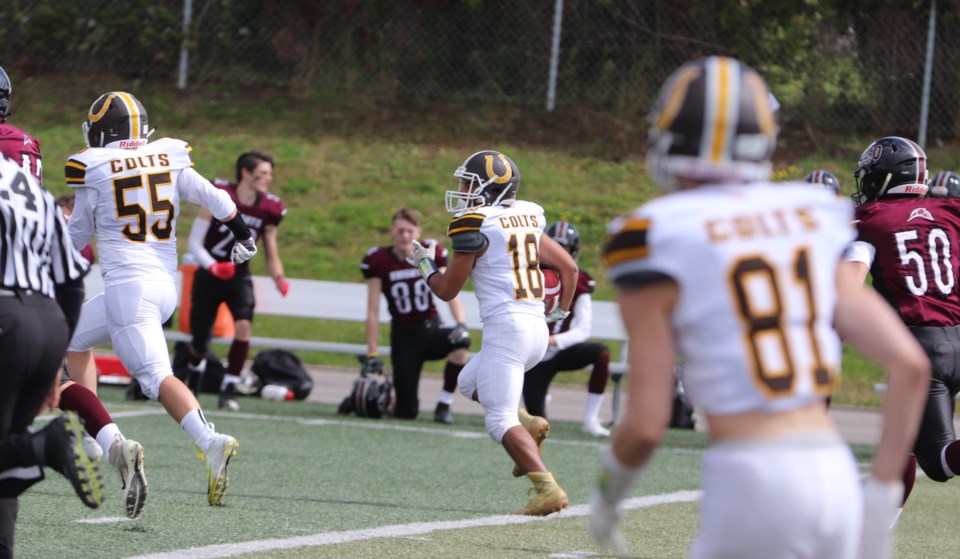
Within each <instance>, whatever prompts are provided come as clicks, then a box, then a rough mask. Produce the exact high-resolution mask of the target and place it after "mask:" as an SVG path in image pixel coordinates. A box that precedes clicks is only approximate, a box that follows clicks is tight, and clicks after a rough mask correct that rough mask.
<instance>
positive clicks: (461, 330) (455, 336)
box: [447, 322, 470, 345]
mask: <svg viewBox="0 0 960 559" xmlns="http://www.w3.org/2000/svg"><path fill="white" fill-rule="evenodd" d="M447 339H448V340H449V341H450V345H461V344H464V343H466V344H467V345H469V344H470V332H469V331H468V330H467V325H466V324H464V323H462V322H458V323H457V325H456V326H454V327H453V330H451V331H450V334H449V335H447Z"/></svg>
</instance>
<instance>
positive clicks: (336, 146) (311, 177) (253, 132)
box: [10, 71, 960, 403]
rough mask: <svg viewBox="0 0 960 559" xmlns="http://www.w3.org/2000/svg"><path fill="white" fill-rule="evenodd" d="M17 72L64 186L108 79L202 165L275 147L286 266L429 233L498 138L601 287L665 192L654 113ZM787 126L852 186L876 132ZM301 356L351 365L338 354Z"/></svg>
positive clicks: (866, 388)
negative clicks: (616, 226) (612, 233)
mask: <svg viewBox="0 0 960 559" xmlns="http://www.w3.org/2000/svg"><path fill="white" fill-rule="evenodd" d="M11 74H12V77H13V80H14V87H15V90H14V96H13V110H14V113H15V114H14V116H13V117H12V118H11V119H10V122H11V123H12V124H14V125H16V126H19V127H21V128H24V129H25V130H27V131H29V132H30V133H32V134H33V135H34V136H36V137H37V138H39V139H40V141H41V144H42V149H43V155H44V165H45V173H44V176H45V184H46V186H47V188H48V189H50V190H51V191H53V192H55V193H57V194H59V193H63V192H66V191H68V190H69V189H68V188H67V187H66V186H65V184H64V182H63V179H62V176H63V175H62V171H61V165H62V163H63V162H64V161H65V160H66V158H67V157H68V156H69V155H70V154H72V153H74V152H75V151H77V150H79V149H81V148H82V147H83V146H84V144H83V137H82V134H81V131H80V124H81V123H82V122H83V120H84V118H85V115H86V111H87V108H88V106H89V103H91V102H92V101H93V100H94V99H95V98H96V97H97V96H98V95H99V94H100V93H103V92H104V91H109V90H112V89H122V90H126V91H129V92H132V93H134V94H135V95H137V96H138V97H139V98H140V99H141V100H142V101H143V102H144V104H145V105H146V107H147V109H148V111H149V114H150V121H151V124H152V125H153V126H155V127H156V128H157V132H156V134H155V135H154V138H161V137H165V136H170V137H175V138H180V139H183V140H186V141H188V142H190V144H191V145H192V146H193V148H194V151H193V154H194V159H195V161H196V167H197V170H198V171H200V172H201V173H202V174H203V175H205V176H207V177H210V178H213V177H216V176H220V177H230V178H232V177H234V168H233V165H234V162H235V159H236V156H237V155H238V154H239V153H240V152H242V151H244V150H246V149H250V148H257V149H261V150H264V151H267V152H269V153H272V154H273V155H274V156H275V157H276V161H277V165H276V169H275V180H274V191H275V193H276V194H278V195H279V196H281V197H282V198H283V199H284V201H285V202H286V204H287V206H288V208H289V209H290V211H289V214H288V217H287V218H286V220H285V221H284V223H283V225H282V226H281V227H280V229H279V238H280V253H281V257H282V259H283V262H284V265H285V267H286V272H287V275H288V276H289V277H299V278H313V279H325V280H335V281H352V282H359V281H362V280H361V276H360V273H359V270H358V264H359V261H360V259H361V257H362V256H363V254H364V252H365V251H366V250H367V249H368V248H369V247H370V246H373V245H376V244H386V243H388V242H389V237H388V235H387V229H388V226H389V219H390V216H391V215H392V213H393V212H394V211H395V210H396V209H397V208H399V207H402V206H408V207H413V208H416V209H419V210H420V211H421V212H422V213H423V215H424V218H425V224H424V233H425V235H426V236H433V237H443V235H444V231H445V227H446V224H447V222H448V220H449V214H447V213H446V212H445V211H444V207H443V204H444V201H443V200H444V198H443V197H444V191H445V190H447V189H453V188H455V181H454V178H453V176H452V173H453V171H454V169H456V167H457V166H458V165H459V164H460V163H461V162H462V161H463V160H464V159H465V158H466V157H467V156H468V155H470V154H471V153H473V152H474V151H477V150H480V149H486V148H494V149H498V150H501V151H503V152H505V153H507V154H509V155H510V156H511V157H512V158H513V159H514V160H515V161H516V163H517V164H518V166H519V168H520V170H521V172H522V175H523V182H522V184H521V190H520V195H521V197H523V198H526V199H530V200H532V201H536V202H538V203H539V204H541V205H542V206H544V208H546V210H547V216H548V219H550V220H551V221H553V220H558V219H564V220H569V221H571V222H573V223H574V224H576V225H577V226H578V227H579V229H580V231H581V233H582V235H583V250H582V253H581V258H580V264H581V266H582V267H584V268H585V269H587V270H589V271H591V272H593V273H594V275H595V276H596V277H597V279H598V289H597V298H598V299H606V300H609V299H612V298H613V290H612V289H611V287H610V285H609V284H608V283H607V281H606V279H605V278H604V277H603V274H602V269H601V266H600V262H599V248H600V244H601V240H602V236H603V231H604V227H605V226H606V224H607V222H608V221H609V220H610V219H611V218H613V217H614V216H616V215H619V214H621V213H624V212H626V211H628V210H629V209H631V208H633V207H635V206H637V205H639V204H641V203H643V202H644V201H646V200H648V199H649V198H651V197H653V196H656V195H657V194H658V193H659V192H658V191H657V189H656V188H655V187H654V186H653V184H652V183H651V182H650V180H649V179H648V178H647V176H646V174H645V170H644V164H643V152H642V150H643V143H644V138H645V136H646V130H645V128H646V125H645V116H644V115H632V114H631V115H616V114H609V113H600V112H591V111H587V110H577V111H567V112H561V113H556V114H547V113H545V112H544V111H543V110H541V109H539V108H529V109H524V108H517V107H501V106H482V105H477V104H475V103H470V104H456V103H440V102H433V101H429V100H413V101H404V102H398V101H393V102H384V101H381V100H377V99H367V98H363V97H359V96H358V97H353V98H348V99H343V98H336V99H329V98H324V97H322V96H317V97H315V98H310V99H307V100H295V99H293V98H291V97H290V96H288V95H286V93H285V92H284V91H281V90H272V89H250V88H241V87H237V86H229V85H228V86H216V87H207V88H202V89H190V90H188V91H186V92H180V91H177V90H176V89H175V88H174V86H173V84H172V83H171V82H166V81H165V82H141V81H129V80H124V79H122V78H117V77H111V76H105V77H99V76H98V77H97V78H96V79H94V80H89V79H87V80H77V79H73V78H69V77H63V76H59V77H54V76H36V77H24V73H23V72H14V71H12V72H11ZM786 128H787V131H786V132H787V133H786V134H784V135H783V137H782V139H781V142H780V143H781V148H780V150H779V151H778V156H777V160H776V178H777V179H794V178H802V177H803V176H804V175H805V174H806V173H807V172H808V171H809V170H811V169H815V168H824V169H827V170H830V171H832V172H834V173H835V174H836V175H837V176H838V177H840V180H841V181H842V182H843V183H844V188H845V190H847V191H848V192H849V191H851V190H852V188H853V184H852V179H850V178H849V177H851V175H852V172H853V168H854V165H855V162H856V160H857V158H858V156H859V154H860V151H862V149H863V148H864V147H865V146H866V145H867V144H868V143H869V142H870V141H871V140H872V139H873V138H842V139H838V138H811V137H810V136H809V135H807V134H803V135H791V134H789V132H790V130H789V125H788V126H786ZM929 155H930V158H931V161H933V162H934V164H932V165H931V170H933V171H936V170H939V169H944V168H953V169H956V168H957V167H958V164H960V156H958V155H957V153H956V150H951V149H950V147H949V146H945V147H938V148H935V149H931V150H930V154H929ZM938 161H942V162H943V164H942V165H938V164H937V163H936V162H938ZM194 215H196V207H195V206H192V205H190V204H189V203H186V204H184V205H183V207H182V215H181V217H180V220H179V222H178V227H177V229H178V236H179V242H180V244H181V252H183V249H184V247H185V243H186V237H187V234H188V232H189V229H190V225H191V223H192V218H193V216H194ZM254 271H255V273H264V268H263V260H262V259H255V262H254ZM255 329H256V333H257V334H258V335H264V336H281V337H306V338H318V339H337V340H342V341H354V342H359V341H362V339H363V338H362V326H361V325H349V326H348V327H344V326H343V325H335V324H323V323H318V321H289V320H276V319H267V318H266V317H261V318H258V319H257V322H256V326H255ZM385 334H386V333H385V332H384V336H385ZM384 342H385V343H386V339H384ZM304 357H305V359H306V360H308V361H314V362H333V363H338V364H351V363H352V362H351V360H350V359H348V358H345V357H343V356H339V357H336V356H322V355H307V356H304ZM845 369H846V372H847V374H846V375H845V381H844V383H843V386H842V387H841V393H840V394H838V397H837V400H836V401H838V402H841V403H843V402H856V403H871V402H875V401H876V396H875V395H874V394H873V391H872V386H873V383H874V382H877V381H879V380H880V375H879V373H878V372H877V371H876V369H875V368H874V367H872V366H871V365H869V364H865V363H863V362H862V361H861V360H860V359H859V358H858V357H856V356H855V355H851V356H848V358H847V359H846V362H845ZM565 378H567V379H572V380H577V379H578V378H579V377H578V376H577V374H574V375H571V376H568V377H565Z"/></svg>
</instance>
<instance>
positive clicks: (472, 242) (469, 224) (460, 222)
mask: <svg viewBox="0 0 960 559" xmlns="http://www.w3.org/2000/svg"><path fill="white" fill-rule="evenodd" d="M483 218H484V215H483V214H474V213H468V214H464V215H460V216H457V217H455V218H453V220H452V221H451V222H450V226H449V227H447V236H449V237H450V246H451V248H453V251H454V252H480V251H482V250H483V249H485V248H486V247H487V242H488V241H487V237H486V235H484V234H483V233H481V232H480V227H481V226H482V225H483Z"/></svg>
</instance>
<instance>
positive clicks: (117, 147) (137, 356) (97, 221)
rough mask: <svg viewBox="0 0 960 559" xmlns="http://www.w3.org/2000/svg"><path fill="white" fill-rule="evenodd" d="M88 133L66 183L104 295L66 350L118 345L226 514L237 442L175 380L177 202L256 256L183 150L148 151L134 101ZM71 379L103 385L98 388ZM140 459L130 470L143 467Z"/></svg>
mask: <svg viewBox="0 0 960 559" xmlns="http://www.w3.org/2000/svg"><path fill="white" fill-rule="evenodd" d="M83 132H84V139H85V141H86V142H87V145H88V149H84V150H82V151H80V152H78V153H76V154H74V155H73V156H71V157H70V158H69V159H68V161H67V163H66V165H65V168H64V172H65V175H66V182H67V184H68V185H69V186H71V187H72V188H75V189H76V191H77V195H76V196H77V198H76V202H75V205H74V212H73V215H72V216H71V217H70V225H69V227H70V233H71V237H72V240H73V244H74V246H75V247H76V248H77V249H79V248H81V247H83V246H84V245H86V244H87V243H89V242H90V240H91V239H92V238H93V237H94V236H96V238H97V249H98V250H97V252H98V253H99V255H100V270H101V273H102V275H103V282H104V292H103V293H101V294H99V295H97V296H96V297H94V298H92V299H90V300H89V301H87V302H86V303H84V305H83V310H82V312H81V313H80V321H79V323H78V325H77V329H76V332H75V333H74V336H73V339H72V340H71V341H70V346H69V349H70V351H71V352H81V353H87V354H88V355H89V352H90V350H91V349H92V348H93V347H95V346H97V345H101V344H105V343H111V344H112V345H113V350H114V351H115V352H116V353H117V356H118V357H119V358H120V361H121V362H122V363H123V365H124V367H125V368H126V369H127V370H128V371H129V372H130V374H131V376H133V378H134V379H136V381H137V382H138V383H139V384H140V388H141V390H142V391H143V393H144V395H146V396H147V397H148V398H150V399H151V400H155V401H159V402H160V403H161V404H162V405H163V407H164V409H165V410H166V411H167V413H168V414H169V415H170V416H171V417H172V418H173V419H174V420H176V421H177V422H178V423H179V424H180V426H181V427H183V428H184V430H186V432H187V433H188V434H189V435H190V437H191V438H192V439H193V441H194V444H195V445H196V446H197V448H198V450H199V454H198V455H199V456H200V457H201V459H203V460H204V462H205V465H206V468H207V501H208V502H209V504H211V505H219V504H221V503H222V500H223V495H224V493H225V492H226V488H227V483H228V476H227V465H228V464H229V461H230V459H231V458H232V457H233V456H234V455H236V453H237V447H238V443H237V441H236V439H234V438H233V437H231V436H229V435H225V434H222V433H217V432H216V430H215V428H214V426H213V424H212V423H209V422H208V421H207V420H206V418H205V417H204V415H203V412H202V410H201V409H200V404H199V403H198V402H197V399H196V397H195V396H194V395H193V393H192V392H190V390H189V389H188V388H187V387H186V386H185V385H184V384H183V383H182V382H181V381H180V380H179V379H177V378H176V377H175V376H173V371H172V370H171V367H170V355H169V353H168V349H167V344H166V339H165V338H164V334H163V327H162V324H163V322H164V321H166V320H167V319H168V318H169V317H170V315H171V314H173V311H174V309H175V308H176V303H177V287H176V271H177V238H176V219H177V216H178V215H179V214H180V199H181V198H183V199H186V200H188V201H190V202H193V203H196V204H199V205H201V206H203V207H205V208H208V209H209V210H210V211H211V212H212V214H213V215H215V216H220V218H222V219H223V221H224V223H226V224H227V226H228V227H229V228H230V229H231V231H233V233H234V236H235V238H236V242H235V243H234V245H233V248H232V250H231V254H232V259H233V262H235V263H240V262H245V261H247V260H249V259H250V258H252V257H253V255H255V254H256V252H257V247H256V245H255V244H254V241H253V239H252V238H251V234H250V230H249V229H248V228H247V226H246V225H245V224H244V222H243V219H242V218H241V217H240V214H239V213H238V212H237V209H236V205H235V204H234V203H233V201H231V200H230V197H229V196H228V195H227V194H226V193H225V192H223V191H221V190H219V189H217V188H216V187H214V186H213V185H212V184H210V182H209V181H207V180H206V179H204V178H203V177H201V176H200V175H199V174H198V173H197V172H196V171H195V170H194V169H193V160H192V157H191V155H190V151H191V148H190V147H189V146H188V145H187V144H186V142H183V141H181V140H175V139H172V138H162V139H160V140H157V141H154V142H150V143H148V141H147V139H148V138H149V136H150V135H151V134H152V133H153V130H152V129H151V128H150V125H149V119H148V116H147V111H146V109H145V108H144V106H143V104H142V103H140V101H139V100H138V99H137V98H136V97H134V96H133V95H131V94H129V93H126V92H123V91H112V92H109V93H104V94H103V95H101V96H100V97H99V98H97V100H96V101H94V102H93V104H92V105H91V106H90V110H89V112H88V113H87V118H86V121H85V122H84V123H83ZM84 371H89V368H87V369H84ZM73 374H75V372H74V371H71V375H73ZM74 380H76V381H78V382H80V383H81V384H83V385H84V386H88V387H89V386H96V381H95V380H91V379H77V378H75V377H74ZM137 450H139V452H137V455H136V456H134V457H133V458H134V459H133V460H132V462H133V463H134V464H135V465H142V463H143V456H142V450H140V449H137Z"/></svg>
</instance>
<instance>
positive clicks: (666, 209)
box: [590, 56, 930, 559]
mask: <svg viewBox="0 0 960 559" xmlns="http://www.w3.org/2000/svg"><path fill="white" fill-rule="evenodd" d="M649 124H650V136H649V138H650V139H649V147H648V152H647V165H648V169H649V171H650V173H651V174H652V175H653V177H654V179H655V181H656V182H657V183H658V184H660V185H661V186H663V187H665V188H667V189H679V190H680V192H677V193H674V194H671V195H668V196H664V197H662V198H660V199H657V200H654V201H652V202H650V203H648V204H646V205H644V206H642V207H640V208H639V209H637V210H635V211H633V212H632V213H630V214H628V215H626V216H625V217H622V218H619V219H616V220H614V221H613V222H612V223H611V224H610V226H609V228H608V234H609V235H608V239H607V242H606V245H605V248H604V259H605V263H606V266H607V268H608V271H609V277H610V279H611V281H612V282H613V283H614V284H615V285H616V287H617V290H618V294H617V297H618V302H619V304H620V308H621V313H622V317H623V321H624V325H625V328H626V331H627V335H628V338H629V342H628V343H629V354H630V355H631V356H642V358H641V359H631V362H630V387H629V390H630V392H629V399H628V400H627V405H626V410H625V414H624V417H623V420H622V421H621V423H620V424H619V425H618V427H617V429H616V432H615V433H614V437H613V440H612V446H611V447H610V448H606V449H605V450H604V451H603V453H602V468H601V474H600V476H599V481H598V484H597V487H596V488H595V489H594V492H593V495H592V497H591V516H590V529H591V532H592V533H593V535H594V537H595V538H596V539H597V540H598V541H599V542H601V543H604V544H610V545H614V546H617V547H621V548H622V547H623V546H624V541H623V539H622V536H620V535H619V533H618V532H617V529H616V524H617V522H618V521H619V518H620V515H621V510H620V507H619V504H620V502H621V501H622V500H623V499H624V498H625V497H626V496H627V495H628V494H629V492H630V490H631V488H632V486H633V485H634V483H635V481H636V480H637V479H638V478H639V477H640V476H641V474H642V473H643V470H644V468H645V467H646V466H647V464H648V462H649V460H650V458H651V456H652V454H653V452H654V450H655V448H656V446H657V444H658V443H659V441H660V439H661V436H662V434H663V431H664V428H665V426H666V425H667V423H668V420H669V415H670V403H671V396H672V394H673V387H674V379H673V367H674V364H675V359H676V358H678V357H679V358H680V359H682V360H683V371H684V386H685V388H686V392H687V395H688V396H689V397H690V399H691V400H692V401H693V404H694V405H695V406H697V407H698V408H699V409H702V410H703V413H704V414H705V416H706V422H707V428H708V431H709V437H710V446H709V448H708V450H707V452H706V454H705V455H704V458H703V474H702V484H703V499H702V502H701V515H702V518H701V523H700V533H699V535H698V536H697V538H696V539H695V541H694V542H693V544H692V547H691V549H690V556H691V557H693V558H696V559H701V558H708V557H709V558H718V557H730V558H732V557H737V558H740V559H743V558H758V559H759V558H769V557H781V558H786V557H789V558H796V559H799V558H810V559H814V558H822V557H831V558H835V559H840V558H853V557H856V556H857V553H858V547H859V546H860V543H859V541H860V540H861V538H865V539H866V540H868V543H869V547H864V548H862V549H861V550H860V552H861V553H863V554H864V555H862V556H867V557H872V558H882V557H885V556H886V555H887V554H889V552H890V538H889V534H888V530H887V529H888V527H889V518H890V515H891V514H892V512H893V511H894V510H895V509H896V507H897V505H898V504H899V499H900V494H901V492H902V485H901V483H900V477H901V473H902V468H903V458H902V457H903V456H904V454H905V453H907V452H909V450H910V448H911V445H912V442H913V438H914V436H915V433H916V431H917V426H918V424H919V419H920V413H921V411H922V409H923V398H924V391H925V387H926V385H927V382H928V380H929V374H930V369H929V367H930V364H929V362H928V360H927V359H926V357H925V356H924V354H923V352H922V350H921V349H920V347H919V345H918V344H916V343H915V342H914V340H913V339H912V336H910V335H909V334H908V333H907V331H906V330H905V328H904V327H903V325H902V323H901V322H900V321H899V320H898V318H897V317H896V315H895V314H894V313H893V311H892V310H891V309H890V307H889V305H887V304H886V303H885V302H884V301H883V300H882V299H880V298H879V297H878V296H876V295H875V294H873V293H871V292H870V291H869V290H867V289H864V288H863V287H862V286H861V285H859V284H858V283H857V282H856V281H855V280H854V279H853V278H852V277H851V276H849V275H844V274H841V273H838V272H839V262H840V258H841V255H842V253H843V251H844V249H845V247H846V245H847V244H848V243H849V242H850V241H852V239H853V229H852V228H851V226H850V223H851V220H852V215H853V211H852V210H853V208H852V206H851V204H850V203H849V201H847V200H845V199H842V198H839V197H837V196H836V195H834V194H833V193H832V192H830V191H828V190H826V189H811V188H809V185H807V184H805V183H780V184H771V183H769V182H768V179H769V175H770V172H771V156H772V153H773V149H774V147H775V144H776V136H777V126H776V122H775V119H774V115H773V112H772V110H771V107H770V104H769V95H768V92H767V87H766V84H765V83H764V81H763V79H762V78H761V77H760V76H759V75H758V74H757V73H756V72H755V71H753V70H752V69H751V68H749V67H748V66H746V65H744V64H742V63H741V62H739V61H737V60H735V59H732V58H727V57H718V56H711V57H706V58H702V59H699V60H696V61H694V62H691V63H688V64H686V65H684V66H682V67H681V68H680V69H679V70H677V71H676V72H675V73H674V74H673V75H672V76H671V77H670V79H669V80H668V81H667V82H666V84H665V85H664V86H663V88H662V90H661V92H660V96H659V99H658V100H657V102H656V104H655V105H654V108H653V110H652V112H651V114H650V119H649ZM834 324H835V325H836V328H837V330H836V331H835V330H834V328H833V326H834ZM837 332H839V333H840V334H841V335H842V336H843V337H844V339H845V340H846V341H847V342H848V343H850V344H852V345H853V346H854V347H855V348H856V349H858V350H859V351H860V352H861V353H863V354H864V355H866V356H867V357H869V358H871V359H874V360H876V361H878V362H879V363H881V364H882V365H883V366H884V367H885V369H886V371H887V373H888V375H889V381H890V389H891V391H890V392H889V393H888V394H887V407H886V409H885V413H884V430H883V435H882V438H881V441H880V444H879V447H878V449H877V454H876V459H875V461H874V464H873V467H872V469H871V472H870V475H869V476H868V477H867V478H866V480H865V481H864V482H863V486H862V487H861V480H860V476H859V473H858V471H857V465H856V462H855V461H854V459H853V455H852V453H851V452H850V449H849V448H848V447H847V445H846V444H845V443H844V441H843V440H842V439H841V437H840V435H839V434H838V432H837V430H836V428H835V426H834V424H833V422H832V420H831V419H830V417H829V416H828V415H827V413H825V412H824V410H825V407H824V398H825V397H826V396H827V395H828V394H830V391H831V389H832V387H833V384H834V382H835V379H836V375H837V372H838V370H839V366H840V356H841V352H840V341H839V339H838V337H837ZM864 500H865V501H866V502H867V506H864V505H863V504H862V503H863V502H864Z"/></svg>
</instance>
